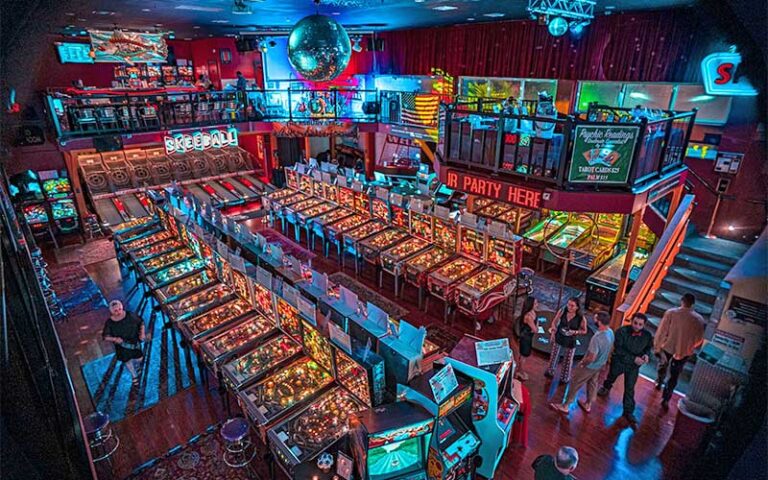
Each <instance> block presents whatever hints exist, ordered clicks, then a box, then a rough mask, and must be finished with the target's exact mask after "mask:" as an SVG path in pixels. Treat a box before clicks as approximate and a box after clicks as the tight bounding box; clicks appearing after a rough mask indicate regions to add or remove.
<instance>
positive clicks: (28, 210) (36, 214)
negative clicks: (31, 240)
mask: <svg viewBox="0 0 768 480" xmlns="http://www.w3.org/2000/svg"><path fill="white" fill-rule="evenodd" d="M23 212H24V218H25V219H26V220H27V223H28V224H30V225H38V224H41V223H48V212H47V211H46V210H45V205H44V204H42V203H36V204H33V205H25V206H24V208H23Z"/></svg>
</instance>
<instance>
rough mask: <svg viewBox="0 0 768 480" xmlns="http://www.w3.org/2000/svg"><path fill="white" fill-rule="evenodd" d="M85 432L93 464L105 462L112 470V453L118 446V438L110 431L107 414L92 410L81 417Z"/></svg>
mask: <svg viewBox="0 0 768 480" xmlns="http://www.w3.org/2000/svg"><path fill="white" fill-rule="evenodd" d="M83 426H84V428H85V434H86V435H87V436H88V445H89V446H90V448H91V456H92V457H93V463H94V465H96V464H98V463H99V462H105V463H106V464H108V465H109V470H110V472H111V471H112V455H113V454H114V453H115V451H117V447H119V446H120V438H118V436H117V435H115V434H114V433H113V432H112V427H111V426H110V422H109V415H107V414H106V413H101V412H94V413H92V414H90V415H88V416H87V417H85V418H84V419H83Z"/></svg>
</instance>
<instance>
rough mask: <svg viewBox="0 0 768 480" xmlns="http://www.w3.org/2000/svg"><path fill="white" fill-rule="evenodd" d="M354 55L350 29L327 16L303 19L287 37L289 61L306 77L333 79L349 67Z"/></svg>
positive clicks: (308, 78)
mask: <svg viewBox="0 0 768 480" xmlns="http://www.w3.org/2000/svg"><path fill="white" fill-rule="evenodd" d="M351 54H352V45H351V44H350V41H349V35H348V34H347V31H346V30H344V27H342V26H341V25H339V24H338V23H337V22H336V21H335V20H333V19H332V18H329V17H326V16H324V15H310V16H308V17H305V18H303V19H301V20H300V21H299V23H297V24H296V25H294V27H293V30H291V35H290V36H289V37H288V60H289V61H290V62H291V65H293V68H295V69H296V71H297V72H299V73H300V74H301V75H302V76H303V77H304V78H306V79H307V80H313V81H316V82H325V81H328V80H333V79H334V78H336V77H338V76H339V75H340V74H341V72H343V71H344V69H345V68H347V65H348V64H349V57H350V55H351Z"/></svg>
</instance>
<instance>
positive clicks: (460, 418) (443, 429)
mask: <svg viewBox="0 0 768 480" xmlns="http://www.w3.org/2000/svg"><path fill="white" fill-rule="evenodd" d="M445 368H449V367H447V366H446V367H443V369H445ZM443 369H441V370H432V371H429V372H426V373H424V374H423V375H420V376H418V377H416V378H415V379H413V380H412V381H411V382H410V383H409V384H408V385H398V386H397V389H398V393H397V396H398V399H405V400H409V401H411V402H413V403H417V404H419V405H421V406H422V407H424V408H425V409H427V410H428V411H429V413H431V414H432V415H433V416H434V417H435V429H434V432H433V433H432V438H431V441H430V443H429V455H428V459H427V474H428V477H429V478H430V479H435V480H447V479H451V480H472V479H473V478H474V475H473V474H474V471H473V469H472V462H473V457H474V456H475V455H476V453H477V450H478V449H479V447H480V439H479V438H478V437H477V435H476V434H475V432H474V431H473V427H472V412H471V410H472V406H471V404H472V393H473V382H472V380H471V379H470V378H469V377H466V376H465V375H463V374H461V373H459V374H456V373H454V375H453V376H454V377H455V379H456V384H455V385H454V384H453V383H452V381H451V384H450V385H445V383H446V381H447V380H443V379H442V378H441V376H440V374H439V372H442V371H443ZM433 383H434V384H436V386H435V387H434V388H433V386H432V384H433ZM447 388H451V390H450V391H447V392H446V393H443V392H444V391H445V390H446V389H447Z"/></svg>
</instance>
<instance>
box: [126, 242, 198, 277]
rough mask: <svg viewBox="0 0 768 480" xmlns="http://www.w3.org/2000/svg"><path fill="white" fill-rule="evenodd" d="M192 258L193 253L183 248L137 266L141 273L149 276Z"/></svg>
mask: <svg viewBox="0 0 768 480" xmlns="http://www.w3.org/2000/svg"><path fill="white" fill-rule="evenodd" d="M193 256H194V252H193V251H192V250H190V249H189V248H186V247H185V248H180V249H178V250H174V251H172V252H168V253H164V254H162V255H158V256H156V257H153V258H150V259H149V260H145V261H143V262H139V263H138V266H139V270H140V271H141V273H143V274H144V275H149V274H151V273H155V272H157V271H158V270H162V269H164V268H166V267H169V266H171V265H174V264H176V263H179V262H181V261H184V260H186V259H188V258H191V257H193Z"/></svg>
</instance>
